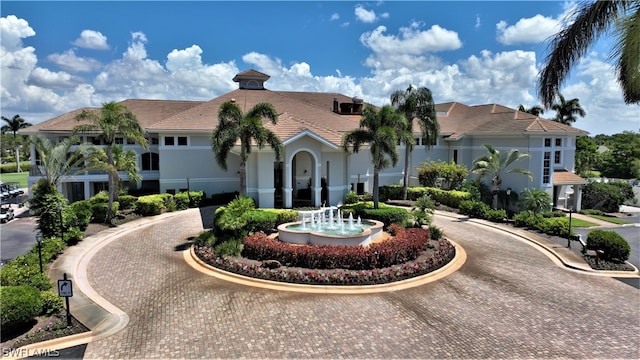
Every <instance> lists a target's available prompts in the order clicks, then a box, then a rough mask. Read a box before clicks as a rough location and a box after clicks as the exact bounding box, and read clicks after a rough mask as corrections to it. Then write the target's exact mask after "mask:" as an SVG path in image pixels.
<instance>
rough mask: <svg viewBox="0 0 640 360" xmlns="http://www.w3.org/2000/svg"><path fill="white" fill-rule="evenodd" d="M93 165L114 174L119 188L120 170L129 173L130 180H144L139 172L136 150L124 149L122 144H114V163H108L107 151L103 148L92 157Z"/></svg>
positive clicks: (135, 181) (134, 181)
mask: <svg viewBox="0 0 640 360" xmlns="http://www.w3.org/2000/svg"><path fill="white" fill-rule="evenodd" d="M91 166H92V168H95V169H98V170H103V171H106V172H107V173H109V174H112V175H113V177H114V183H115V184H116V186H117V187H118V188H119V187H120V174H119V173H120V172H125V173H126V174H127V178H128V179H129V182H133V183H137V182H139V181H140V180H142V176H141V175H140V173H139V172H138V163H137V161H136V152H135V151H133V150H131V149H129V150H127V151H124V148H123V147H122V145H114V146H113V165H110V164H109V163H108V161H107V153H106V152H105V151H104V150H103V149H99V150H98V151H96V153H95V154H94V156H93V157H92V158H91Z"/></svg>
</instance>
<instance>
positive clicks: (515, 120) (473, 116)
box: [436, 102, 588, 140]
mask: <svg viewBox="0 0 640 360" xmlns="http://www.w3.org/2000/svg"><path fill="white" fill-rule="evenodd" d="M436 111H437V112H438V122H439V123H440V133H441V134H442V135H445V136H449V139H450V140H457V139H459V138H460V137H462V136H465V135H473V134H497V133H502V134H505V133H541V132H543V133H544V132H547V133H556V134H557V133H573V134H576V135H587V134H588V132H586V131H584V130H581V129H578V128H575V127H572V126H568V125H564V124H561V123H558V122H555V121H551V120H547V119H543V118H541V117H538V116H534V115H531V114H528V113H525V112H521V111H518V110H515V109H511V108H508V107H506V106H502V105H498V104H487V105H476V106H468V105H464V104H460V103H456V102H451V103H444V104H437V105H436Z"/></svg>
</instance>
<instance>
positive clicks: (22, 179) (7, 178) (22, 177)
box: [0, 171, 29, 188]
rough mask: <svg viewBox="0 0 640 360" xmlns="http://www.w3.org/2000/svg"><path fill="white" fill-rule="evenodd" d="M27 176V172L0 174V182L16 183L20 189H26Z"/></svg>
mask: <svg viewBox="0 0 640 360" xmlns="http://www.w3.org/2000/svg"><path fill="white" fill-rule="evenodd" d="M27 176H29V172H28V171H24V172H19V173H4V174H0V181H2V182H17V183H19V184H20V187H21V188H26V187H27Z"/></svg>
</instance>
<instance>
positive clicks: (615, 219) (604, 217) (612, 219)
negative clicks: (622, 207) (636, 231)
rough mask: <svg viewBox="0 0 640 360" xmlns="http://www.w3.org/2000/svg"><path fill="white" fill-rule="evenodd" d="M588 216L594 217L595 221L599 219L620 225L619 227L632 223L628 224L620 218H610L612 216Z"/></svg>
mask: <svg viewBox="0 0 640 360" xmlns="http://www.w3.org/2000/svg"><path fill="white" fill-rule="evenodd" d="M587 216H589V217H592V218H594V219H598V220H602V221H606V222H610V223H614V224H618V225H624V224H631V223H630V222H628V221H626V220H622V219H618V218H614V217H610V216H603V215H587Z"/></svg>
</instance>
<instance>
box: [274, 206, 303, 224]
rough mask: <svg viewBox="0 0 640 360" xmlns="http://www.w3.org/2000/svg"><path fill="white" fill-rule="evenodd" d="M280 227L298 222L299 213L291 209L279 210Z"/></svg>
mask: <svg viewBox="0 0 640 360" xmlns="http://www.w3.org/2000/svg"><path fill="white" fill-rule="evenodd" d="M276 211H277V214H278V225H280V224H284V223H289V222H294V221H298V212H297V211H295V210H289V209H277V210H276Z"/></svg>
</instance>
